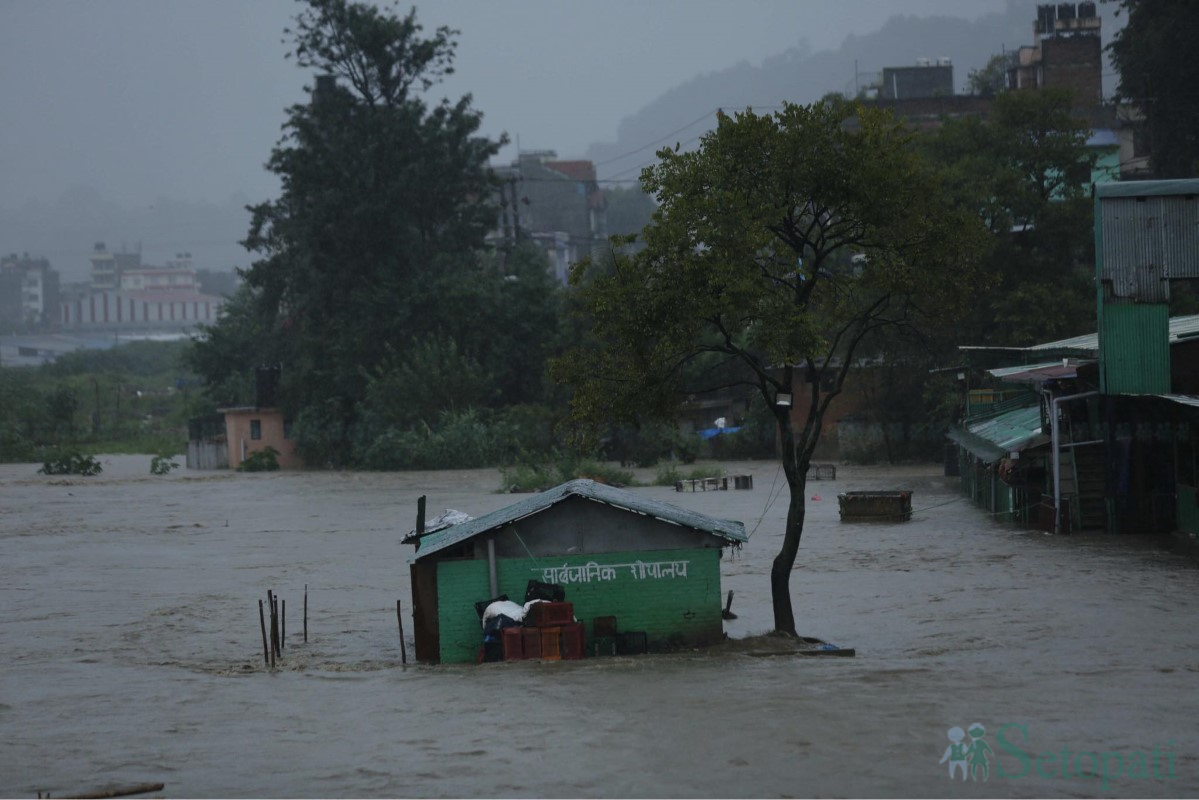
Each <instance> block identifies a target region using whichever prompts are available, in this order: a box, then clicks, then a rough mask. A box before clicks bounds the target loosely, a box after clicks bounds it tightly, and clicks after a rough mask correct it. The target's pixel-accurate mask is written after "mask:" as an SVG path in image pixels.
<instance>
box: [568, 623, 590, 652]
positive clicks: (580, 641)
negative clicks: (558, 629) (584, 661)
mask: <svg viewBox="0 0 1199 800" xmlns="http://www.w3.org/2000/svg"><path fill="white" fill-rule="evenodd" d="M586 653H587V633H586V626H584V625H583V623H581V622H572V623H570V624H569V625H563V626H562V658H563V659H576V658H582V657H583V656H584V655H585V654H586Z"/></svg>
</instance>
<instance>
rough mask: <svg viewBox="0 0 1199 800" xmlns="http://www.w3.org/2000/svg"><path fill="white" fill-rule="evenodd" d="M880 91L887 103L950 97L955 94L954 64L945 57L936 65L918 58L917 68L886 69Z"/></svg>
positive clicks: (880, 95) (928, 59)
mask: <svg viewBox="0 0 1199 800" xmlns="http://www.w3.org/2000/svg"><path fill="white" fill-rule="evenodd" d="M878 91H879V97H880V98H882V99H883V100H916V99H919V98H924V97H949V96H951V95H952V94H954V90H953V64H952V63H951V62H950V60H949V59H948V58H946V57H944V56H943V57H941V58H939V59H937V60H936V62H933V60H932V59H930V58H920V59H917V61H916V65H915V66H913V67H884V68H883V77H882V81H881V85H880V86H879V90H878Z"/></svg>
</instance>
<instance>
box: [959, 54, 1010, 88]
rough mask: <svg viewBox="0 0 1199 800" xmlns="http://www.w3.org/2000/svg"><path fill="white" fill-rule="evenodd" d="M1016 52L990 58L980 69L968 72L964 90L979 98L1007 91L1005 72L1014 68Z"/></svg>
mask: <svg viewBox="0 0 1199 800" xmlns="http://www.w3.org/2000/svg"><path fill="white" fill-rule="evenodd" d="M1016 57H1017V52H1016V51H1015V50H1013V51H1011V52H1008V53H1001V54H996V55H993V56H991V57H990V58H989V59H987V63H986V64H985V65H983V67H982V68H981V69H972V70H970V75H969V76H968V77H967V78H966V89H967V91H968V92H969V93H970V94H975V95H978V96H979V97H994V96H995V95H997V94H999V93H1000V92H1003V91H1005V90H1006V89H1007V71H1008V70H1009V69H1011V68H1012V67H1014V66H1016V61H1017V58H1016Z"/></svg>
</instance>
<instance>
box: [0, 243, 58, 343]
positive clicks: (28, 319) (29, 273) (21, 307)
mask: <svg viewBox="0 0 1199 800" xmlns="http://www.w3.org/2000/svg"><path fill="white" fill-rule="evenodd" d="M58 287H59V278H58V273H57V272H56V271H55V270H53V269H51V268H50V262H49V261H47V260H46V259H44V258H30V256H29V254H28V253H26V254H24V255H22V256H17V255H16V254H15V253H14V254H13V255H11V256H7V257H5V258H3V259H0V323H4V324H7V325H8V326H12V327H23V328H29V327H41V326H45V325H47V324H50V323H51V322H52V321H53V317H54V316H55V315H54V313H53V310H54V309H55V308H56V307H57V305H58Z"/></svg>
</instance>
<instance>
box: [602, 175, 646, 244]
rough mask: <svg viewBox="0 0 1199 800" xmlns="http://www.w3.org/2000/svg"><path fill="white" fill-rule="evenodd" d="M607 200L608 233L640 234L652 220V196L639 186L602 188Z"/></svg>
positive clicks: (622, 234) (621, 234)
mask: <svg viewBox="0 0 1199 800" xmlns="http://www.w3.org/2000/svg"><path fill="white" fill-rule="evenodd" d="M604 200H605V201H606V202H607V206H608V208H607V211H606V218H607V224H608V233H610V234H612V235H613V236H640V235H641V232H642V230H644V229H645V226H646V225H649V224H650V222H652V221H653V217H654V208H655V204H654V198H652V197H651V196H649V195H648V194H646V193H645V192H644V191H642V189H641V187H640V186H627V187H626V186H616V187H612V188H608V189H605V190H604Z"/></svg>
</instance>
